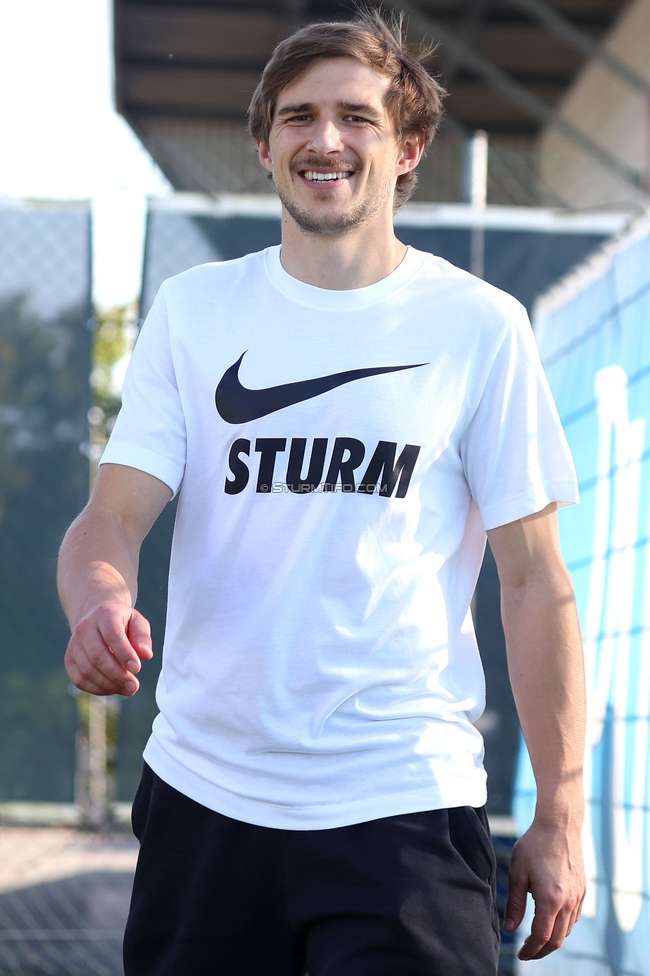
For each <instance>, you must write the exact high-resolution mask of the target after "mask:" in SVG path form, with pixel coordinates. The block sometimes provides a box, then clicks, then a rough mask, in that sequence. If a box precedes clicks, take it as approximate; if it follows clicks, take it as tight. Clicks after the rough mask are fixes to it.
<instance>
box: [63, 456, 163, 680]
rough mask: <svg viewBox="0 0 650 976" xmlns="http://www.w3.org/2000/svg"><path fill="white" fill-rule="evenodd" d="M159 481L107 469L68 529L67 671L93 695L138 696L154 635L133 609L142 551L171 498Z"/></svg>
mask: <svg viewBox="0 0 650 976" xmlns="http://www.w3.org/2000/svg"><path fill="white" fill-rule="evenodd" d="M171 495H172V493H171V490H170V489H169V488H168V487H167V485H165V484H163V482H162V481H159V480H158V479H157V478H154V477H152V476H151V475H149V474H145V472H143V471H138V470H137V469H135V468H128V467H125V466H123V465H120V464H106V465H103V466H102V467H101V468H100V470H99V474H98V476H97V481H96V483H95V488H94V490H93V493H92V496H91V499H90V501H89V502H88V505H87V506H86V508H85V509H84V510H83V512H82V513H81V515H79V517H78V518H77V519H75V521H74V522H73V523H72V525H71V526H70V528H69V529H68V531H67V533H66V536H65V538H64V540H63V544H62V546H61V552H60V556H59V576H58V581H59V595H60V597H61V603H62V604H63V608H64V610H65V612H66V614H67V617H68V620H69V622H70V628H71V630H72V637H71V639H70V643H69V644H68V649H67V651H66V655H65V666H66V670H67V672H68V674H69V676H70V679H71V680H72V681H73V682H74V684H75V685H76V686H77V687H78V688H80V689H81V690H82V691H88V692H90V693H91V694H94V695H115V694H120V695H126V696H130V695H133V694H135V692H136V691H137V690H138V688H139V682H138V679H137V678H136V677H135V674H137V672H138V671H139V670H140V667H141V663H140V662H141V660H143V659H148V658H150V657H152V654H153V652H152V649H151V631H150V628H149V624H148V622H147V621H146V620H145V618H144V617H143V616H142V615H141V614H140V613H138V611H137V610H135V609H134V608H133V605H134V603H135V598H136V594H137V575H138V560H139V555H140V546H141V545H142V541H143V539H144V538H145V536H146V535H147V533H148V532H149V529H150V528H151V526H152V525H153V523H154V522H155V520H156V518H157V517H158V515H159V514H160V512H161V511H162V510H163V508H164V507H165V505H166V504H167V502H168V501H169V499H170V498H171Z"/></svg>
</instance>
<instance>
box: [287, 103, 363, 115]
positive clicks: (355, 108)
mask: <svg viewBox="0 0 650 976" xmlns="http://www.w3.org/2000/svg"><path fill="white" fill-rule="evenodd" d="M336 107H337V108H340V109H343V111H344V112H354V113H355V114H356V113H361V114H363V115H371V116H372V117H373V118H377V116H378V114H379V113H378V111H377V109H376V108H375V107H373V106H372V105H367V104H366V103H365V102H337V103H336ZM314 109H315V105H314V104H313V102H302V103H301V104H300V105H283V106H282V108H279V109H278V111H277V115H278V117H280V116H285V115H301V114H302V113H304V112H313V111H314Z"/></svg>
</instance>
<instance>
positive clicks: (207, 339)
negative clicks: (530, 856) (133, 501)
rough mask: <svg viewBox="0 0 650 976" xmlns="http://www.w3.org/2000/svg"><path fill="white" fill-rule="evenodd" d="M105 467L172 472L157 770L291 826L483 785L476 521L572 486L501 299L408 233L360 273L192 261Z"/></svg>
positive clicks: (261, 256) (542, 388)
mask: <svg viewBox="0 0 650 976" xmlns="http://www.w3.org/2000/svg"><path fill="white" fill-rule="evenodd" d="M105 462H112V463H116V464H123V465H128V466H131V467H135V468H139V469H141V470H142V471H146V472H148V473H149V474H152V475H154V476H155V477H156V478H159V479H160V480H161V481H163V482H165V483H166V484H167V485H169V487H170V488H171V489H172V490H173V491H174V492H176V491H177V490H178V489H179V487H180V489H181V491H180V498H179V506H178V516H177V522H176V529H175V534H174V542H173V548H172V559H171V570H170V581H169V602H168V615H167V631H166V637H165V646H164V652H163V668H162V674H161V677H160V681H159V684H158V690H157V701H158V705H159V708H160V715H158V717H157V718H156V720H155V722H154V726H153V732H152V736H151V738H150V740H149V743H148V744H147V747H146V750H145V759H146V760H147V762H148V763H149V764H150V766H151V767H152V768H153V769H154V771H155V772H156V773H158V775H159V776H160V777H161V778H162V779H163V780H165V781H166V782H167V783H169V784H170V785H171V786H173V787H175V788H176V789H178V790H180V791H181V792H183V793H185V794H186V795H187V796H189V797H191V798H193V799H194V800H197V801H198V802H200V803H202V804H204V805H205V806H207V807H209V808H212V809H214V810H217V811H219V812H220V813H223V814H225V815H227V816H229V817H233V818H235V819H238V820H243V821H247V822H250V823H256V824H261V825H266V826H271V827H283V828H294V829H318V828H329V827H336V826H341V825H344V824H350V823H356V822H361V821H365V820H372V819H375V818H378V817H386V816H391V815H394V814H400V813H409V812H415V811H420V810H427V809H435V808H440V807H452V806H460V805H464V804H470V805H473V806H481V805H482V804H483V803H484V802H485V798H486V794H485V772H484V770H483V767H482V755H483V744H482V740H481V736H480V735H479V733H478V732H477V731H476V729H475V728H474V727H473V726H472V724H471V723H472V722H473V721H475V720H476V719H477V718H478V716H479V715H480V714H481V711H482V709H483V707H484V680H483V672H482V668H481V663H480V659H479V655H478V651H477V647H476V641H475V637H474V631H473V627H472V621H471V616H470V613H469V604H470V600H471V597H472V593H473V591H474V586H475V584H476V579H477V576H478V572H479V568H480V565H481V559H482V556H483V551H484V546H485V530H486V529H490V528H493V527H495V526H498V525H502V524H504V523H507V522H511V521H513V520H515V519H518V518H521V517H523V516H525V515H529V514H531V513H533V512H536V511H539V510H541V509H542V508H544V507H545V506H546V505H547V504H548V503H549V502H551V501H557V502H560V503H571V502H575V501H576V500H577V488H576V482H575V473H574V469H573V464H572V461H571V457H570V454H569V450H568V447H567V444H566V441H565V438H564V435H563V433H562V430H561V427H560V423H559V419H558V416H557V413H556V410H555V406H554V404H553V401H552V398H551V395H550V392H549V390H548V386H547V383H546V380H545V377H544V375H543V372H542V369H541V366H540V363H539V357H538V355H537V349H536V346H535V342H534V338H533V335H532V331H531V328H530V325H529V322H528V319H527V316H526V313H525V310H524V309H523V307H522V306H521V305H520V304H519V303H518V302H517V301H516V300H515V299H514V298H512V297H511V296H509V295H506V294H505V293H503V292H501V291H498V290H497V289H496V288H493V287H491V286H490V285H487V284H485V283H484V282H483V281H481V280H479V279H477V278H474V277H472V276H471V275H469V274H467V273H466V272H464V271H460V270H458V269H457V268H455V267H453V266H452V265H450V264H448V263H447V262H446V261H444V260H442V259H441V258H437V257H433V256H432V255H430V254H426V253H423V252H420V251H417V250H414V249H412V248H410V249H409V250H408V253H407V255H406V257H405V258H404V260H403V262H402V263H401V265H400V266H399V267H398V268H397V269H396V270H395V271H394V272H393V273H392V274H391V275H389V276H388V277H387V278H384V279H383V280H382V281H379V282H377V283H376V284H374V285H370V286H368V287H366V288H360V289H356V290H349V291H330V290H326V289H321V288H316V287H314V286H312V285H308V284H305V283H304V282H301V281H298V280H297V279H295V278H293V277H291V276H290V275H289V274H287V272H285V271H284V269H283V267H282V265H281V263H280V249H279V248H277V247H276V248H270V249H268V250H266V251H262V252H260V253H257V254H250V255H248V256H247V257H245V258H241V259H239V260H236V261H227V262H224V263H217V264H207V265H202V266H200V267H197V268H193V269H191V270H190V271H187V272H185V273H183V274H180V275H178V276H177V277H175V278H172V279H170V280H169V281H166V282H165V284H164V285H163V286H162V288H161V290H160V292H159V294H158V297H157V299H156V301H155V303H154V306H153V308H152V310H151V313H150V315H149V317H148V319H147V321H146V323H145V325H144V327H143V329H142V332H141V335H140V337H139V339H138V342H137V344H136V348H135V352H134V355H133V360H132V363H131V367H130V369H129V372H128V376H127V379H126V383H125V387H124V399H123V408H122V411H121V413H120V415H119V417H118V420H117V423H116V425H115V429H114V431H113V434H112V436H111V440H110V443H109V445H108V447H107V449H106V452H105V454H104V456H103V459H102V463H105ZM312 489H313V490H312Z"/></svg>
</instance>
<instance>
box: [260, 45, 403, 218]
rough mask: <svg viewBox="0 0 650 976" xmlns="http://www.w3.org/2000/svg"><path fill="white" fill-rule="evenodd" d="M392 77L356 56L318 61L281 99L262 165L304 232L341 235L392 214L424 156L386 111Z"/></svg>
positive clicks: (283, 92)
mask: <svg viewBox="0 0 650 976" xmlns="http://www.w3.org/2000/svg"><path fill="white" fill-rule="evenodd" d="M388 84H389V81H388V78H386V77H385V76H384V75H380V74H378V73H377V72H376V71H374V70H373V69H372V68H369V67H367V65H364V64H361V62H359V61H356V60H355V59H354V58H330V59H326V60H323V61H317V62H316V63H315V64H313V65H312V66H311V67H310V68H308V69H307V70H306V71H305V72H303V74H301V75H300V76H299V77H298V78H296V79H295V80H294V81H292V82H291V84H290V85H287V87H286V88H284V89H283V90H282V91H281V92H280V95H279V96H278V100H277V104H276V107H275V114H274V118H273V123H272V126H271V132H270V134H269V144H268V146H267V145H266V144H265V143H259V144H258V149H259V153H260V160H261V162H262V165H263V166H265V167H266V169H268V170H269V172H271V173H272V174H273V181H274V183H275V186H276V189H277V191H278V195H279V197H280V200H281V201H282V203H283V205H284V207H285V209H286V210H287V211H288V213H289V214H290V215H291V217H293V219H294V220H295V222H296V223H297V224H298V226H299V227H301V228H302V229H303V230H306V231H309V232H311V233H320V234H331V235H335V234H340V233H344V232H345V231H347V230H349V229H351V228H354V227H358V226H359V225H360V224H362V223H364V222H365V221H367V220H369V219H371V218H372V217H375V216H376V215H377V214H378V213H379V212H380V211H382V210H384V209H386V210H387V211H389V212H390V214H392V211H393V196H394V191H395V182H396V180H397V177H398V176H399V175H400V174H401V173H406V172H408V171H409V170H410V169H413V168H414V166H415V165H416V164H417V162H418V160H419V158H420V155H421V140H420V139H419V138H418V137H411V138H410V139H407V140H406V141H405V142H404V144H402V143H400V142H398V140H397V136H396V133H395V129H394V126H393V123H392V120H391V119H390V118H389V116H388V113H387V111H386V108H385V106H384V96H385V94H386V89H387V88H388Z"/></svg>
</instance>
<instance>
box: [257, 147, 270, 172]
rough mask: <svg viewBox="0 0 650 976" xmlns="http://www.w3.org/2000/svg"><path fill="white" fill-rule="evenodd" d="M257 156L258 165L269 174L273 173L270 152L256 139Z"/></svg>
mask: <svg viewBox="0 0 650 976" xmlns="http://www.w3.org/2000/svg"><path fill="white" fill-rule="evenodd" d="M257 155H258V156H259V158H260V163H261V164H262V166H263V167H264V169H267V170H268V171H269V173H272V172H273V161H272V159H271V150H270V149H269V147H268V145H267V144H266V143H265V142H262V141H261V140H260V139H257Z"/></svg>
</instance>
